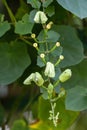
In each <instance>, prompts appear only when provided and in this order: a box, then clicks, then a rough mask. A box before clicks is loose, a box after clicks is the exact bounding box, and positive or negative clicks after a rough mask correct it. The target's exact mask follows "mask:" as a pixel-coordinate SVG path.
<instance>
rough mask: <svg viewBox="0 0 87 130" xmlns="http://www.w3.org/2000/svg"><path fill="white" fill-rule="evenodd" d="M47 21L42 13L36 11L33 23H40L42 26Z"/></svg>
mask: <svg viewBox="0 0 87 130" xmlns="http://www.w3.org/2000/svg"><path fill="white" fill-rule="evenodd" d="M47 20H48V18H47V16H46V15H45V13H44V12H42V11H38V12H37V13H36V15H35V17H34V21H35V22H36V23H41V24H44V23H46V21H47Z"/></svg>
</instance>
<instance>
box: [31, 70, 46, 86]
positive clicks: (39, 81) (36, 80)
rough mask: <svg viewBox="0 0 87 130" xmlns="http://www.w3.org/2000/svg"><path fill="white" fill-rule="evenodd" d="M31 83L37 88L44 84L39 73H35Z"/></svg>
mask: <svg viewBox="0 0 87 130" xmlns="http://www.w3.org/2000/svg"><path fill="white" fill-rule="evenodd" d="M33 81H34V82H35V83H36V85H37V86H42V85H43V83H44V80H43V78H42V76H41V74H40V73H38V72H35V75H34V79H33Z"/></svg>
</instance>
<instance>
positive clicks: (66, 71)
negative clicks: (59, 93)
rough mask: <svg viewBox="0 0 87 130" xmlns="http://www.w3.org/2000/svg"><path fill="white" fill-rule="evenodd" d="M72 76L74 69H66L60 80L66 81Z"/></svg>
mask: <svg viewBox="0 0 87 130" xmlns="http://www.w3.org/2000/svg"><path fill="white" fill-rule="evenodd" d="M71 76H72V71H71V70H70V69H66V70H65V71H64V72H63V73H62V74H61V75H60V76H59V80H60V81H61V82H65V81H67V80H68V79H70V77H71Z"/></svg>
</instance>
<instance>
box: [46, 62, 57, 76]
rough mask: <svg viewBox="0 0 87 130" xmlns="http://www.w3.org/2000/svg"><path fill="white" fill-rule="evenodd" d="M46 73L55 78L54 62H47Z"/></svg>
mask: <svg viewBox="0 0 87 130" xmlns="http://www.w3.org/2000/svg"><path fill="white" fill-rule="evenodd" d="M44 74H45V76H48V77H50V78H54V77H55V68H54V64H52V63H51V62H47V64H46V68H45V72H44Z"/></svg>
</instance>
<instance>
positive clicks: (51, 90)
mask: <svg viewBox="0 0 87 130" xmlns="http://www.w3.org/2000/svg"><path fill="white" fill-rule="evenodd" d="M53 88H54V87H53V85H52V84H51V83H50V84H49V85H48V93H49V94H52V93H53Z"/></svg>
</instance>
